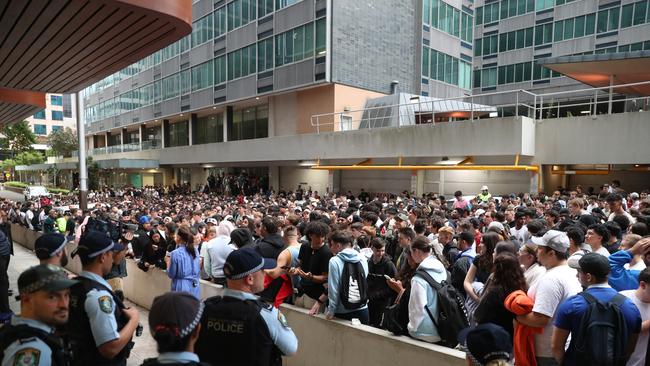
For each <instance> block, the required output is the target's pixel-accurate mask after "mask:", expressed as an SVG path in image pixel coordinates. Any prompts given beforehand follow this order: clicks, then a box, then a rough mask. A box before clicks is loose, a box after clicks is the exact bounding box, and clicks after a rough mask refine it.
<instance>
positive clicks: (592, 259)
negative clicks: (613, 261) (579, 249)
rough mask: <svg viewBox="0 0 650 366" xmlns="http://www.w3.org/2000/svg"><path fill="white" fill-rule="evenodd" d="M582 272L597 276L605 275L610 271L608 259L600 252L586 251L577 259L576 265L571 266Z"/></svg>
mask: <svg viewBox="0 0 650 366" xmlns="http://www.w3.org/2000/svg"><path fill="white" fill-rule="evenodd" d="M573 268H575V269H579V270H581V271H582V272H584V273H590V274H592V275H594V276H598V277H606V276H607V275H608V274H609V272H610V267H609V260H608V259H607V257H605V256H604V255H602V254H598V253H587V254H585V255H583V256H582V258H580V260H578V266H577V267H573Z"/></svg>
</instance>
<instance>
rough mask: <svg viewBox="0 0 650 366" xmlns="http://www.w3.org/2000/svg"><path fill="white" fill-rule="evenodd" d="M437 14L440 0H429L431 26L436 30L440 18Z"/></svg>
mask: <svg viewBox="0 0 650 366" xmlns="http://www.w3.org/2000/svg"><path fill="white" fill-rule="evenodd" d="M479 9H481V10H483V8H479ZM477 11H478V10H477ZM439 13H440V0H431V26H432V27H434V28H438V25H439V24H438V23H439V22H438V19H439V16H440V14H439ZM481 14H483V13H481Z"/></svg>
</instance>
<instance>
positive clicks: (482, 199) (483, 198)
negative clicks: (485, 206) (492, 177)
mask: <svg viewBox="0 0 650 366" xmlns="http://www.w3.org/2000/svg"><path fill="white" fill-rule="evenodd" d="M476 198H477V199H478V202H479V203H488V201H489V200H490V198H492V195H491V194H490V191H489V190H488V186H483V187H481V193H479V194H478V196H476Z"/></svg>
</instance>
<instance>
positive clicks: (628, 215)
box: [607, 211, 636, 229]
mask: <svg viewBox="0 0 650 366" xmlns="http://www.w3.org/2000/svg"><path fill="white" fill-rule="evenodd" d="M616 215H618V214H617V213H616V212H612V213H611V214H609V217H608V218H607V221H613V220H614V217H615V216H616ZM620 215H625V216H627V219H628V220H630V224H635V223H636V219H635V218H634V216H632V215H630V213H629V212H627V211H623V213H622V214H620ZM624 229H627V228H624Z"/></svg>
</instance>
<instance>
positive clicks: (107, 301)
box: [98, 296, 113, 314]
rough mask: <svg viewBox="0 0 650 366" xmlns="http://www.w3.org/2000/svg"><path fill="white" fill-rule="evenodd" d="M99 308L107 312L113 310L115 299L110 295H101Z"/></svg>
mask: <svg viewBox="0 0 650 366" xmlns="http://www.w3.org/2000/svg"><path fill="white" fill-rule="evenodd" d="M98 301H99V309H100V310H101V311H103V312H105V313H106V314H110V313H112V312H113V300H112V299H111V297H110V296H101V297H100V298H99V299H98Z"/></svg>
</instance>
